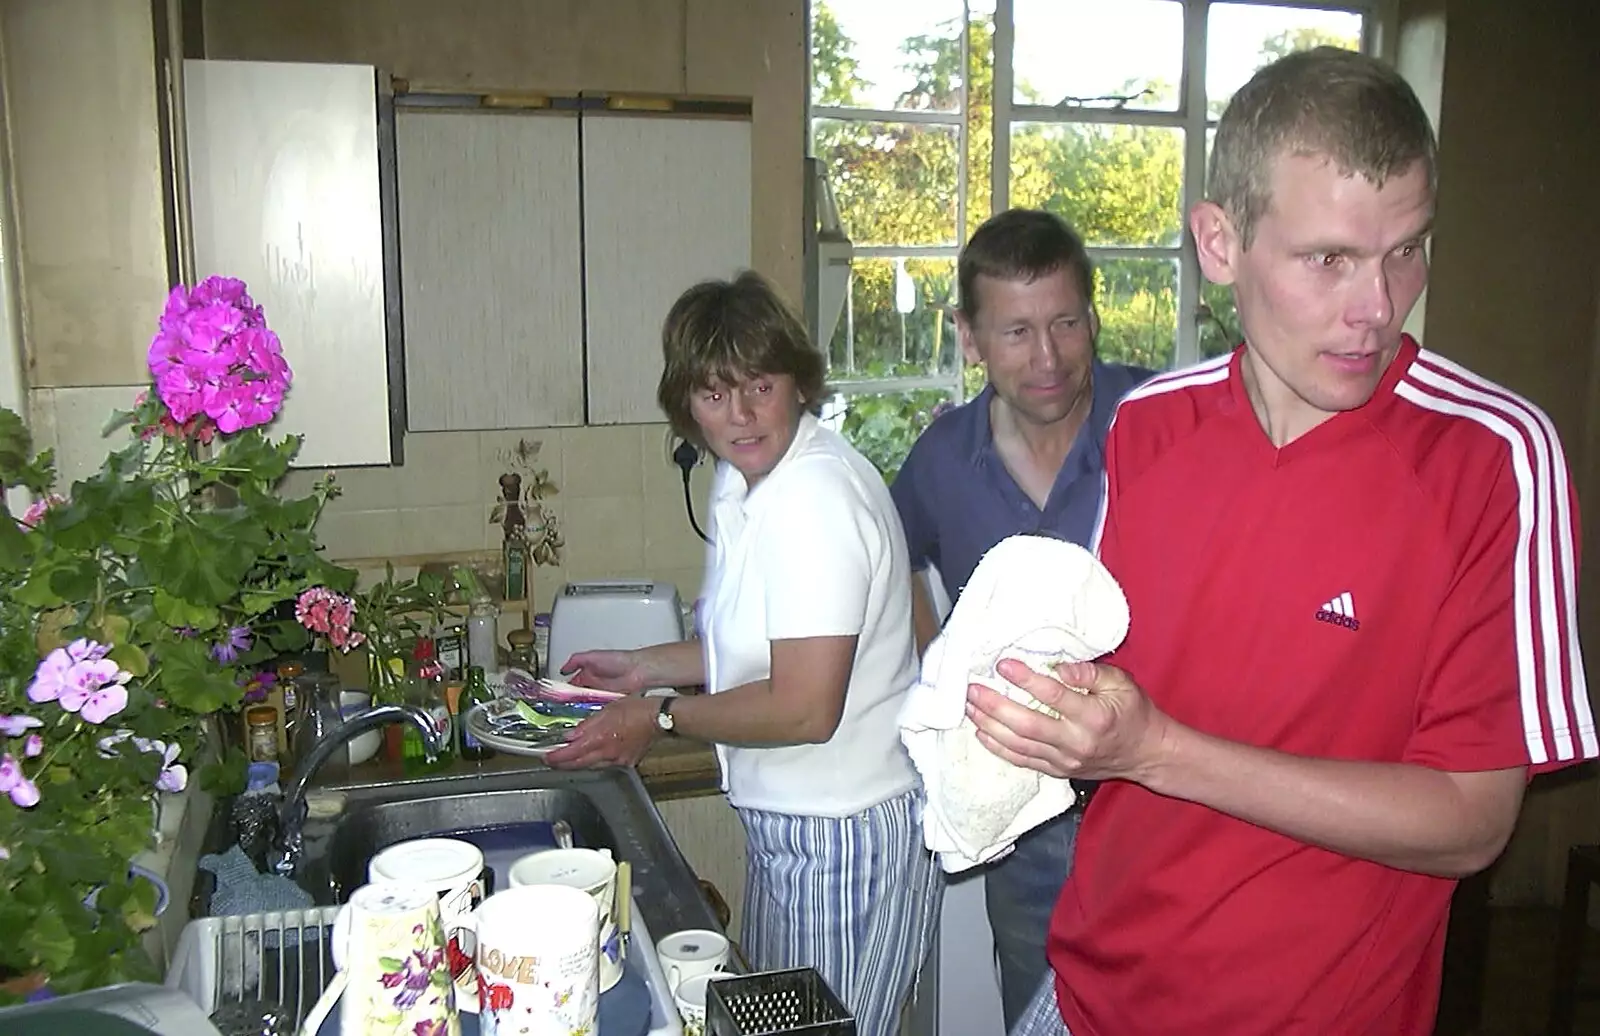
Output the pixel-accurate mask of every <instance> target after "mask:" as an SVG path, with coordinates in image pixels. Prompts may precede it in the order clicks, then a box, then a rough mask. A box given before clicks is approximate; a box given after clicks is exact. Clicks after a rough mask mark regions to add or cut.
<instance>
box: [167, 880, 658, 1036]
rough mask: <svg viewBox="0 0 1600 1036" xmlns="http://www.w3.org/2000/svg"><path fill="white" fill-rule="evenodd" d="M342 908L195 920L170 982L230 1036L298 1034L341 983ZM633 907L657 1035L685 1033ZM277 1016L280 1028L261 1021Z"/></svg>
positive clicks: (631, 954)
mask: <svg viewBox="0 0 1600 1036" xmlns="http://www.w3.org/2000/svg"><path fill="white" fill-rule="evenodd" d="M338 912H339V908H338V907H314V908H312V909H310V910H284V911H274V912H272V913H265V914H245V915H242V916H234V917H207V918H202V919H200V920H197V921H190V922H189V923H188V924H187V925H186V926H185V927H184V929H183V934H182V935H181V936H179V938H178V946H177V949H176V951H175V952H174V954H173V959H172V967H171V968H170V969H169V970H168V972H167V978H166V985H167V987H168V988H169V989H177V990H181V991H182V992H183V993H184V994H185V995H186V996H188V997H189V999H191V1000H193V1001H194V1002H195V1004H196V1005H197V1006H198V1007H199V1008H200V1009H201V1010H202V1011H204V1012H205V1013H206V1014H207V1015H210V1016H211V1017H212V1021H213V1023H214V1024H215V1025H216V1027H217V1029H218V1030H220V1031H221V1033H222V1036H230V1033H243V1032H249V1033H251V1034H260V1033H263V1032H269V1033H275V1034H281V1036H295V1034H297V1033H300V1031H301V1027H302V1026H303V1025H304V1023H305V1020H306V1016H307V1015H308V1014H310V1013H311V1009H312V1008H313V1007H315V1006H316V1003H317V999H318V998H319V997H320V996H321V995H322V991H323V990H324V989H326V988H327V986H328V984H329V983H330V982H332V981H333V976H334V967H333V953H332V942H331V940H332V935H333V919H334V917H335V916H336V915H337V914H338ZM628 913H629V929H630V935H629V939H628V960H629V962H630V963H631V964H633V966H634V967H638V968H642V970H643V971H644V981H645V985H646V986H648V987H649V989H650V1036H683V1023H682V1021H681V1020H680V1019H679V1017H678V1011H677V1007H676V1005H675V1004H674V1003H673V999H672V994H671V993H670V992H669V991H668V989H667V976H666V973H665V972H664V971H663V970H662V968H661V960H660V958H658V957H657V956H656V944H655V938H654V937H653V936H651V934H650V929H649V928H648V927H647V926H646V925H645V923H644V918H643V917H642V916H640V912H639V904H638V901H637V896H636V897H635V901H634V905H633V909H632V910H630V911H629V912H628ZM269 1014H270V1015H271V1016H272V1017H273V1018H274V1019H277V1020H278V1022H279V1027H277V1028H266V1027H264V1026H263V1025H262V1024H261V1023H262V1020H263V1018H265V1017H267V1016H268V1015H269ZM230 1022H232V1023H233V1024H231V1025H230V1024H229V1023H230ZM598 1036H605V1033H599V1034H598Z"/></svg>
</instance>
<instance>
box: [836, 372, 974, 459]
mask: <svg viewBox="0 0 1600 1036" xmlns="http://www.w3.org/2000/svg"><path fill="white" fill-rule="evenodd" d="M952 405H954V400H952V399H951V398H950V393H948V392H945V391H942V390H940V389H914V390H912V391H910V392H875V393H859V394H852V395H850V396H835V397H833V398H832V399H831V400H829V401H828V404H827V405H826V406H824V407H823V411H822V417H823V421H824V423H826V424H828V425H830V426H831V427H833V428H836V429H838V430H839V432H840V434H842V435H843V436H844V437H845V438H846V439H849V440H850V443H851V444H852V445H853V446H855V448H856V449H858V450H860V451H861V452H862V454H863V455H864V456H865V457H866V458H867V459H868V460H870V461H871V462H872V463H873V465H874V466H876V467H877V469H878V470H879V471H881V472H883V477H884V480H885V481H893V479H894V476H895V474H896V473H897V472H899V470H900V465H902V464H904V463H905V460H906V454H908V453H910V452H911V444H912V443H914V442H916V441H917V436H919V435H921V434H922V431H923V429H925V428H927V427H928V425H929V424H930V423H932V421H933V418H934V415H935V414H936V413H938V412H940V411H941V408H943V407H946V406H952Z"/></svg>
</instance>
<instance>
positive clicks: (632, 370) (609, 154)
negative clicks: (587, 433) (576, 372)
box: [583, 115, 798, 424]
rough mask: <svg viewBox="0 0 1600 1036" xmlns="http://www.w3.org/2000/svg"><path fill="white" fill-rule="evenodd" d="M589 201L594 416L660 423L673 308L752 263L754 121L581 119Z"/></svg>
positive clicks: (601, 420) (586, 240)
mask: <svg viewBox="0 0 1600 1036" xmlns="http://www.w3.org/2000/svg"><path fill="white" fill-rule="evenodd" d="M583 198H584V223H583V255H584V307H585V316H586V328H585V329H586V341H587V344H588V353H589V383H588V389H589V423H590V424H636V423H646V422H651V421H661V420H663V416H662V413H661V409H660V407H659V406H657V405H656V381H657V380H658V379H659V378H660V376H661V322H662V320H663V319H665V317H666V315H667V310H668V309H669V308H671V306H672V303H673V302H674V301H675V300H676V299H677V297H678V296H679V295H680V294H682V293H683V291H684V289H686V288H688V287H691V286H692V285H694V284H696V283H698V282H699V281H702V280H705V279H706V278H709V277H728V276H731V275H732V274H734V273H736V272H738V271H739V270H742V269H745V268H747V267H748V266H749V265H750V124H749V123H748V122H744V121H735V120H729V119H701V118H659V117H655V118H652V117H643V116H619V115H597V116H592V117H585V118H584V120H583ZM797 301H798V300H797Z"/></svg>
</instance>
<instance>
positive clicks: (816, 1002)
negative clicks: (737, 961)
mask: <svg viewBox="0 0 1600 1036" xmlns="http://www.w3.org/2000/svg"><path fill="white" fill-rule="evenodd" d="M706 1032H707V1033H709V1034H710V1036H779V1034H784V1036H787V1034H790V1033H804V1034H806V1036H855V1032H856V1021H855V1018H854V1017H853V1016H852V1015H851V1014H850V1012H849V1011H848V1010H846V1009H845V1006H844V1004H842V1003H840V1002H839V998H838V997H837V996H836V995H835V994H834V992H833V990H831V989H829V988H828V984H827V983H826V982H824V981H823V980H822V976H821V975H819V974H817V971H816V969H815V968H791V969H788V970H785V971H763V972H759V973H757V974H754V975H740V976H738V977H734V978H723V979H718V980H717V981H715V982H712V983H711V984H710V985H708V986H707V987H706Z"/></svg>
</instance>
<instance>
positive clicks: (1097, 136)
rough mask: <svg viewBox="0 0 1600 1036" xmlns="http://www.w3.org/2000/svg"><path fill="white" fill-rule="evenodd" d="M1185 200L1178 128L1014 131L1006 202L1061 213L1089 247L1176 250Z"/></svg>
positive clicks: (1031, 125)
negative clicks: (1008, 195) (1164, 248)
mask: <svg viewBox="0 0 1600 1036" xmlns="http://www.w3.org/2000/svg"><path fill="white" fill-rule="evenodd" d="M1182 197H1183V130H1180V129H1167V128H1164V127H1156V126H1123V125H1100V124H1094V123H1070V124H1058V123H1040V122H1023V123H1017V124H1015V125H1013V126H1012V127H1011V204H1012V205H1017V206H1026V207H1029V208H1044V209H1049V210H1050V211H1051V212H1055V213H1058V214H1060V215H1061V217H1062V218H1064V219H1065V220H1066V221H1067V222H1069V223H1071V224H1072V225H1073V227H1074V228H1075V229H1076V230H1077V231H1078V233H1080V234H1082V235H1083V238H1084V240H1085V241H1087V242H1088V243H1089V244H1091V245H1135V246H1137V245H1155V246H1165V247H1171V246H1173V245H1176V244H1177V243H1178V241H1179V239H1180V237H1181V236H1182V230H1183V218H1182V206H1181V199H1182Z"/></svg>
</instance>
